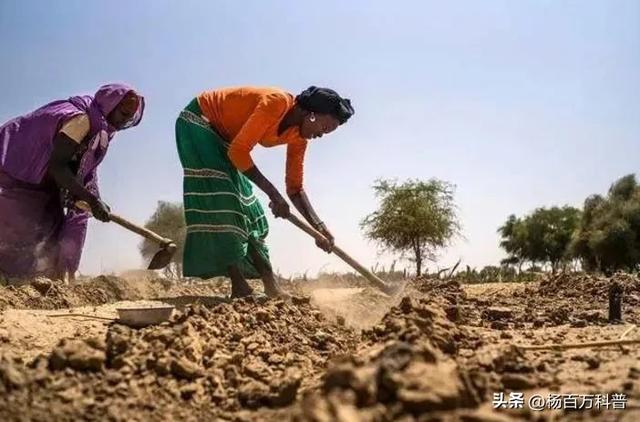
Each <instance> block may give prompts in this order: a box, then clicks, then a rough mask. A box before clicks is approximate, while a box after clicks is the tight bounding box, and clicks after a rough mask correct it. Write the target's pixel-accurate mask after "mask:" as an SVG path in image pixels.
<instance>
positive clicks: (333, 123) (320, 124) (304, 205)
mask: <svg viewBox="0 0 640 422" xmlns="http://www.w3.org/2000/svg"><path fill="white" fill-rule="evenodd" d="M339 125H340V122H339V121H338V119H336V118H335V117H334V116H332V115H330V114H322V113H314V112H309V111H307V110H304V109H302V108H300V107H298V106H295V107H293V108H292V109H291V110H289V112H287V114H286V115H285V116H284V118H283V119H282V121H281V122H280V126H279V127H278V133H280V134H282V133H284V132H285V131H286V130H287V129H289V128H291V127H296V126H297V127H298V128H299V131H300V136H302V137H303V138H305V139H318V138H322V136H324V135H326V134H327V133H331V132H333V131H334V130H336V129H337V128H338V126H339ZM244 175H245V176H247V177H248V178H249V179H250V180H251V181H252V182H254V183H255V184H256V185H257V186H258V187H259V188H260V189H262V191H263V192H265V193H266V194H267V195H268V196H269V199H270V200H271V204H270V206H271V210H272V211H273V215H275V216H276V217H279V218H287V217H288V216H289V214H290V210H289V204H288V203H287V201H286V200H285V199H284V197H283V196H282V195H281V194H280V192H278V190H277V189H276V188H275V186H273V184H272V183H271V182H270V181H269V180H268V179H267V178H266V177H265V176H264V175H263V174H262V173H261V172H260V170H259V169H258V167H257V166H255V165H254V166H253V167H252V168H250V169H249V170H247V171H245V172H244ZM288 196H289V199H290V200H291V202H292V203H293V205H294V206H295V207H296V209H297V210H298V211H299V212H300V214H302V216H303V217H304V218H305V219H306V220H307V222H308V223H309V224H310V225H311V226H312V227H314V228H315V229H316V230H318V231H319V232H320V233H322V234H323V235H324V237H325V238H326V241H317V242H316V245H318V247H320V248H321V249H323V250H324V251H326V252H327V253H330V252H331V250H332V248H333V240H334V238H333V235H332V234H331V232H330V231H329V230H328V229H327V226H326V225H325V224H324V223H323V222H322V221H321V220H320V219H319V218H318V215H317V214H316V212H315V211H314V209H313V207H312V206H311V203H310V202H309V198H308V197H307V195H306V193H305V192H304V190H300V191H299V192H292V193H289V195H288Z"/></svg>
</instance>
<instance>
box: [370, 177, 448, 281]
mask: <svg viewBox="0 0 640 422" xmlns="http://www.w3.org/2000/svg"><path fill="white" fill-rule="evenodd" d="M373 189H374V191H375V194H376V196H377V197H378V198H379V199H380V206H379V208H378V210H377V211H375V212H373V213H372V214H369V215H368V216H367V217H365V218H364V219H363V220H362V222H361V223H360V224H361V227H362V228H363V229H364V231H365V234H366V236H367V238H368V239H370V240H374V241H376V242H378V243H379V244H380V245H381V246H382V247H384V248H385V249H387V250H390V251H392V252H394V253H400V254H401V255H402V256H407V255H408V256H409V257H410V259H411V260H412V261H413V262H415V264H416V275H418V276H419V275H421V273H422V268H423V264H424V261H425V260H434V259H435V254H436V251H437V249H438V248H442V247H444V246H447V245H448V244H449V242H450V241H451V239H452V238H453V237H454V236H455V235H457V234H459V233H460V224H459V222H458V217H457V214H456V207H455V204H454V201H453V192H454V186H453V185H451V184H450V183H448V182H445V181H441V180H437V179H431V180H429V181H427V182H423V181H419V180H408V181H406V182H404V183H402V184H398V183H397V182H395V181H390V180H377V181H376V183H375V185H374V186H373Z"/></svg>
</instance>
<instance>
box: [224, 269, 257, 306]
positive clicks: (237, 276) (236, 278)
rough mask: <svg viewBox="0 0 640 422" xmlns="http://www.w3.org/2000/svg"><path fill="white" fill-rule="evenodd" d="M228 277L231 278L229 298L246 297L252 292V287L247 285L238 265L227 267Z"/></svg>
mask: <svg viewBox="0 0 640 422" xmlns="http://www.w3.org/2000/svg"><path fill="white" fill-rule="evenodd" d="M229 278H231V299H237V298H241V297H247V296H251V295H252V294H253V289H252V288H251V286H249V283H247V279H246V278H244V276H243V275H242V273H241V272H240V270H239V269H238V267H236V266H230V267H229Z"/></svg>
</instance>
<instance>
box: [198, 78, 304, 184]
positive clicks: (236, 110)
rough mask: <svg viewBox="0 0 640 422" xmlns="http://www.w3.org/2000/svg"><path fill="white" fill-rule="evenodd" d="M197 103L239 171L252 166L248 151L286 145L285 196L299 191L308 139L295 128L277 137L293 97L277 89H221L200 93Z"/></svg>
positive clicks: (291, 105)
mask: <svg viewBox="0 0 640 422" xmlns="http://www.w3.org/2000/svg"><path fill="white" fill-rule="evenodd" d="M198 104H199V105H200V109H201V110H202V113H203V114H204V117H206V118H207V120H209V123H210V124H211V125H212V126H213V127H214V128H215V129H216V131H217V132H218V133H219V134H220V135H221V136H222V137H224V138H225V139H226V140H227V141H228V142H229V151H228V155H229V159H230V160H231V162H232V163H233V165H234V166H235V167H236V168H237V169H238V170H240V171H245V170H248V169H250V168H251V167H253V165H254V164H253V160H252V159H251V150H252V149H253V148H254V147H255V146H256V144H258V143H259V144H260V145H262V146H264V147H273V146H276V145H284V144H287V165H286V177H285V181H286V186H287V193H296V192H299V191H300V190H302V180H303V173H304V154H305V151H306V148H307V140H306V139H304V138H302V137H301V136H300V132H299V131H298V128H297V127H291V128H288V129H287V130H285V131H284V132H283V133H282V134H278V126H279V125H280V122H281V121H282V118H283V117H284V116H285V114H286V113H287V112H288V111H289V110H290V109H291V108H292V107H293V106H294V104H295V99H294V97H293V95H291V94H289V93H287V92H285V91H282V90H280V89H278V88H256V87H241V88H224V89H217V90H213V91H206V92H203V93H202V94H200V95H199V96H198Z"/></svg>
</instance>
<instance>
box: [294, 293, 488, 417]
mask: <svg viewBox="0 0 640 422" xmlns="http://www.w3.org/2000/svg"><path fill="white" fill-rule="evenodd" d="M413 287H414V288H416V287H417V288H419V289H421V290H426V291H427V292H429V293H430V294H428V295H425V296H421V295H416V294H413V293H412V292H411V291H409V292H408V294H410V295H411V296H405V297H404V298H403V299H402V300H401V301H400V303H399V304H398V305H397V306H394V307H393V308H391V310H390V311H389V312H388V313H387V314H386V315H385V316H384V317H383V318H382V321H381V322H380V323H379V324H378V325H376V326H375V327H373V328H371V329H369V330H365V331H364V332H363V333H362V341H363V344H364V345H366V346H365V347H363V348H361V349H360V352H359V353H358V354H357V355H352V356H349V357H347V358H344V359H340V360H337V361H335V362H334V364H333V365H332V366H331V367H330V368H329V369H328V371H327V373H326V375H325V376H324V378H323V384H322V389H321V391H320V392H317V393H315V394H311V395H308V396H307V397H306V398H305V400H304V401H303V402H302V404H301V405H300V406H299V407H298V409H297V413H296V417H297V418H298V419H300V420H314V421H324V420H396V419H399V418H411V417H420V416H421V415H425V414H427V413H429V414H430V415H432V416H433V417H436V416H437V415H438V412H449V411H452V410H454V409H457V410H460V409H465V408H469V409H472V408H475V407H476V406H477V405H478V404H479V403H480V398H479V395H478V393H477V391H476V386H475V385H474V384H473V382H472V380H471V378H470V377H469V374H468V373H466V371H464V370H461V368H460V367H459V366H458V364H457V362H456V361H455V359H454V357H455V355H456V353H457V347H458V342H459V341H460V340H462V338H463V337H464V336H465V332H464V331H462V330H461V329H460V328H459V327H458V326H457V325H456V322H457V321H459V320H460V315H459V312H458V310H459V308H458V307H459V306H460V305H461V304H462V303H461V302H462V300H463V298H464V292H463V291H462V289H461V288H460V285H459V284H457V283H455V282H452V283H448V282H447V283H440V282H436V281H425V280H421V281H420V282H419V283H418V284H417V286H416V284H414V286H413ZM412 296H416V297H412ZM436 379H437V380H438V382H434V380H436ZM485 384H486V383H485ZM349 418H351V419H349ZM408 420H411V419H408Z"/></svg>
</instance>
